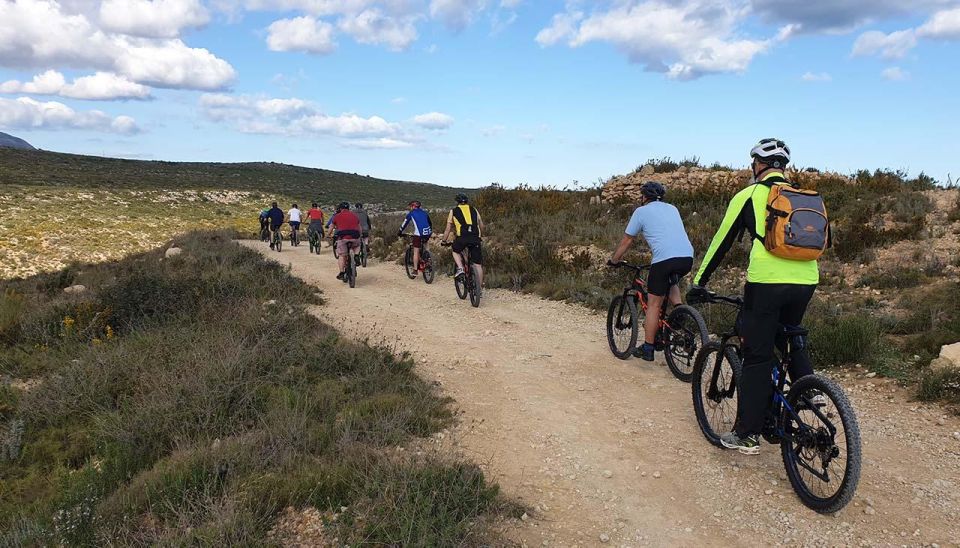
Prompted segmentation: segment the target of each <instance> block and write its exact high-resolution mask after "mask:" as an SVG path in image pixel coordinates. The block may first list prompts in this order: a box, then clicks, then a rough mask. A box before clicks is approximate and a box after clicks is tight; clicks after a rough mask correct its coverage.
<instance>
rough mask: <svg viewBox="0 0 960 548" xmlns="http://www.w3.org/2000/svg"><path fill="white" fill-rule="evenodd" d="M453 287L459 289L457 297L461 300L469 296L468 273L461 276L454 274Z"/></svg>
mask: <svg viewBox="0 0 960 548" xmlns="http://www.w3.org/2000/svg"><path fill="white" fill-rule="evenodd" d="M453 287H455V288H456V289H457V297H459V298H460V300H463V299H466V298H467V275H466V274H464V275H463V276H460V277H459V278H458V277H456V276H454V277H453Z"/></svg>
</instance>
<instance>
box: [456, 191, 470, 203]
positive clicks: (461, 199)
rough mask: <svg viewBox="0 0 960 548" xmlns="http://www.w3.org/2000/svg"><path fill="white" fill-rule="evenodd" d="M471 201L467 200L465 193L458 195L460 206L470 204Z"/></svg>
mask: <svg viewBox="0 0 960 548" xmlns="http://www.w3.org/2000/svg"><path fill="white" fill-rule="evenodd" d="M469 201H470V199H469V198H467V195H466V194H464V193H463V192H461V193H460V194H457V203H458V204H465V203H467V202H469Z"/></svg>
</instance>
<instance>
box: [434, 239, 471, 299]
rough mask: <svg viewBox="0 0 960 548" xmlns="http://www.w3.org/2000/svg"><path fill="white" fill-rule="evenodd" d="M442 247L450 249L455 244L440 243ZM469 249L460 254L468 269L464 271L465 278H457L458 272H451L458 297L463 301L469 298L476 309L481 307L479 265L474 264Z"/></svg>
mask: <svg viewBox="0 0 960 548" xmlns="http://www.w3.org/2000/svg"><path fill="white" fill-rule="evenodd" d="M440 245H441V246H443V247H450V246H452V245H453V244H452V243H450V242H440ZM469 249H470V248H469V247H468V248H465V249H464V250H463V251H461V252H460V258H461V259H462V260H463V264H464V265H466V266H467V268H465V269H463V276H461V277H457V275H456V270H454V271H453V272H451V274H452V275H453V286H454V287H455V288H456V290H457V297H459V298H460V299H461V300H463V299H466V298H467V296H469V297H470V304H472V305H473V307H474V308H477V307H479V306H480V288H479V287H478V285H477V280H478V279H479V278H480V276H479V273H478V272H477V265H476V263H474V262H473V257H472V255H471V254H470V253H469ZM454 268H456V266H454Z"/></svg>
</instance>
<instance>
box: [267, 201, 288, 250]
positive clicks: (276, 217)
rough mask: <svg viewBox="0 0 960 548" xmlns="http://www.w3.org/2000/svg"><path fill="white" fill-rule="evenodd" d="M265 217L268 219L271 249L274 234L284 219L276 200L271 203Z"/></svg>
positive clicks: (271, 247)
mask: <svg viewBox="0 0 960 548" xmlns="http://www.w3.org/2000/svg"><path fill="white" fill-rule="evenodd" d="M267 218H268V219H269V221H270V249H273V237H274V234H276V233H277V231H279V230H280V227H281V226H283V219H284V215H283V210H282V209H280V208H279V207H277V202H273V203H272V204H271V207H270V211H268V212H267ZM281 237H282V236H281Z"/></svg>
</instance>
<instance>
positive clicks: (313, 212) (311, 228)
mask: <svg viewBox="0 0 960 548" xmlns="http://www.w3.org/2000/svg"><path fill="white" fill-rule="evenodd" d="M307 219H309V220H310V224H309V225H307V238H309V237H310V236H311V235H312V234H314V233H316V234H320V236H321V237H323V211H322V210H321V209H320V207H319V206H317V202H313V204H312V205H311V207H310V211H308V212H307Z"/></svg>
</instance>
